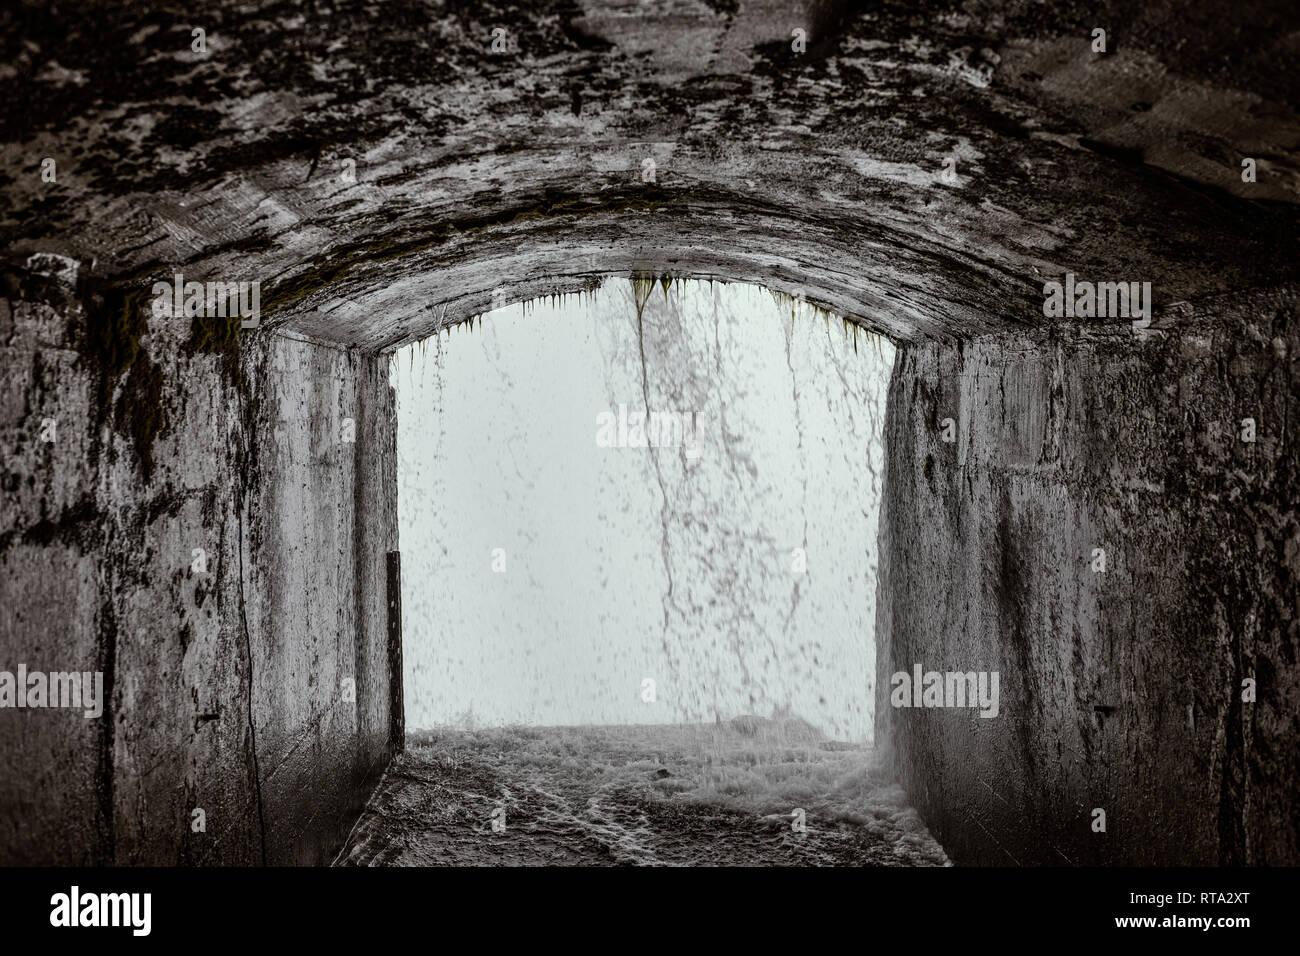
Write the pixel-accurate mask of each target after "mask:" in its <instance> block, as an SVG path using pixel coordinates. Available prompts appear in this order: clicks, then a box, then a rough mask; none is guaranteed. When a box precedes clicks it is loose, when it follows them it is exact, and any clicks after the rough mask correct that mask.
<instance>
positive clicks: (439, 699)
mask: <svg viewBox="0 0 1300 956" xmlns="http://www.w3.org/2000/svg"><path fill="white" fill-rule="evenodd" d="M893 358H894V348H893V345H892V344H891V343H890V342H889V340H888V339H885V338H883V337H881V336H878V335H875V334H872V333H869V332H867V331H865V330H863V329H861V328H859V327H857V326H856V325H854V324H852V323H849V322H846V321H845V320H843V319H841V318H840V317H839V316H835V315H832V314H830V313H828V312H826V311H824V310H822V309H820V308H816V307H813V306H810V305H807V304H806V303H804V302H803V301H801V300H799V299H795V298H791V297H789V296H784V295H781V294H779V293H772V292H769V291H768V290H766V289H763V288H760V287H758V286H753V285H743V284H727V283H720V282H709V281H695V280H686V281H670V280H668V278H667V277H663V279H662V280H661V279H659V278H655V277H648V276H645V277H637V278H633V279H632V280H631V281H628V280H609V281H606V282H605V283H604V284H603V285H602V286H601V287H600V288H598V289H596V290H595V291H593V292H589V293H586V294H583V295H581V296H569V297H563V298H560V297H556V298H552V299H545V300H536V301H532V302H527V303H516V304H513V305H510V306H507V307H505V308H502V309H498V310H496V311H494V312H491V313H489V314H487V315H486V316H481V317H478V318H477V320H476V321H473V322H470V323H465V324H462V325H459V326H456V327H453V328H451V329H448V330H445V331H443V332H441V333H440V334H438V335H436V336H433V337H431V338H429V339H426V340H424V341H421V342H418V343H416V344H414V345H412V346H409V347H407V348H405V349H403V350H401V351H399V352H397V353H395V354H394V356H393V359H392V364H391V368H390V372H391V376H392V381H393V384H394V387H395V388H396V391H397V396H398V511H399V526H400V542H401V550H402V607H403V661H404V674H403V680H404V687H405V710H406V727H407V752H406V754H405V755H403V756H402V757H401V758H400V760H399V764H400V766H399V772H398V773H390V775H389V776H388V778H387V779H386V780H385V782H384V783H383V784H382V785H381V786H380V788H379V790H378V791H377V793H376V796H375V798H374V799H373V800H372V809H373V806H374V805H382V804H385V803H386V802H389V801H391V800H393V799H395V798H397V799H399V800H401V802H402V803H403V805H406V804H407V801H406V800H404V799H401V795H400V794H397V793H395V792H394V791H404V790H405V789H407V788H413V789H414V790H417V791H419V792H420V793H421V794H422V798H421V803H420V805H422V806H425V807H428V808H429V813H428V815H427V816H424V815H422V816H420V818H419V819H418V821H415V822H413V821H412V820H411V819H410V818H409V817H401V818H399V817H395V816H393V815H391V814H388V815H386V814H383V813H372V814H369V815H367V817H366V818H363V822H362V824H361V825H359V827H358V829H357V831H355V832H354V834H353V837H352V841H351V846H350V847H349V848H348V849H347V851H346V852H345V857H346V858H348V859H349V860H350V861H351V862H357V861H361V860H366V861H379V862H413V863H454V862H460V863H481V862H517V863H527V862H571V863H583V862H598V861H601V860H604V861H606V862H608V861H611V860H612V861H613V862H635V863H656V862H659V863H704V864H727V863H745V862H772V863H779V862H791V863H798V862H820V863H831V864H835V863H839V864H845V865H862V864H864V863H899V864H925V863H942V862H945V857H944V855H943V852H942V850H940V849H939V847H938V846H937V844H935V843H934V842H933V840H931V839H930V838H929V836H928V834H926V833H925V830H924V827H923V826H921V824H920V821H919V820H918V819H917V818H916V815H915V813H914V812H913V811H912V810H911V809H910V808H909V807H908V806H907V805H906V803H905V801H904V797H903V794H902V792H901V790H899V789H898V787H897V786H895V785H894V784H893V783H892V781H890V780H888V779H886V778H885V777H883V776H882V774H881V771H880V770H879V769H877V768H876V767H875V765H874V764H873V752H872V725H873V710H874V702H875V604H876V568H877V556H876V548H877V520H878V514H879V506H880V497H881V492H882V485H883V480H884V474H883V465H884V454H883V446H882V437H883V426H884V411H885V400H886V393H887V388H888V382H889V375H890V371H891V368H892V364H893ZM410 796H413V794H412V795H410ZM756 828H757V830H759V831H760V832H761V831H770V834H771V837H772V839H770V840H766V839H762V840H754V839H753V835H754V832H755V829H756ZM507 832H509V833H510V835H511V836H510V839H509V840H508V841H502V842H499V843H493V842H492V841H490V840H489V841H487V842H485V841H484V840H483V839H482V836H483V835H484V834H493V833H496V834H504V833H507Z"/></svg>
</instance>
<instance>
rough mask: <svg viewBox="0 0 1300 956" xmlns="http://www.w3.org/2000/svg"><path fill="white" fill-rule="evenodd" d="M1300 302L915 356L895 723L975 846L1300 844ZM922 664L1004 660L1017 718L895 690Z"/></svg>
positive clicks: (1140, 849)
mask: <svg viewBox="0 0 1300 956" xmlns="http://www.w3.org/2000/svg"><path fill="white" fill-rule="evenodd" d="M1298 315H1300V296H1298V295H1297V294H1296V293H1295V292H1291V293H1287V294H1269V295H1260V296H1254V297H1243V298H1233V299H1229V300H1220V301H1217V302H1214V303H1206V304H1205V305H1203V306H1202V307H1201V308H1199V309H1197V310H1195V311H1192V312H1189V313H1188V314H1187V315H1186V316H1185V317H1184V320H1183V321H1182V322H1181V323H1180V331H1179V332H1177V333H1173V334H1157V335H1151V336H1148V337H1145V338H1144V339H1142V340H1141V341H1140V343H1134V342H1133V341H1131V339H1130V338H1129V337H1118V338H1117V337H1114V336H1109V335H1088V334H1084V333H1082V332H1080V333H1075V334H1071V335H1068V336H1050V335H1045V334H1039V335H1034V336H1026V335H1018V334H1017V335H1001V336H993V337H985V338H980V339H974V340H970V341H967V342H964V343H961V344H960V345H958V346H955V347H947V346H942V345H937V344H935V345H928V346H924V347H917V348H913V349H909V350H908V351H907V352H906V353H905V354H904V355H903V356H902V357H900V359H899V361H898V363H897V364H896V366H895V372H894V379H893V382H892V383H891V386H890V395H889V411H888V424H887V426H886V429H887V433H886V447H887V449H888V450H887V455H888V463H887V469H888V470H887V475H886V484H885V487H886V492H885V496H886V502H885V510H884V514H883V516H882V520H881V548H880V550H881V555H882V571H881V595H882V597H881V605H880V610H879V621H878V626H877V631H878V635H879V640H880V647H879V658H878V660H879V669H878V680H877V687H878V693H877V717H878V720H880V721H882V722H883V726H881V727H878V729H877V737H878V739H889V740H892V741H893V742H894V748H895V749H894V755H893V756H894V761H895V766H896V768H897V769H898V771H899V773H900V775H901V779H902V781H903V784H904V786H905V787H906V788H907V790H908V793H909V795H910V796H911V798H912V799H913V801H914V802H915V804H916V806H917V808H918V809H919V810H920V811H921V815H922V816H923V817H924V819H925V821H926V823H927V824H928V825H929V827H930V828H931V830H932V832H934V833H935V835H936V836H937V837H938V839H939V840H940V842H941V843H942V844H943V846H944V848H945V849H946V850H947V852H948V853H949V855H950V856H952V857H953V859H954V860H955V861H957V862H958V863H975V862H978V863H994V864H1003V865H1012V864H1022V865H1024V864H1061V865H1064V864H1069V863H1073V864H1116V863H1118V864H1157V863H1161V864H1201V865H1216V864H1228V865H1240V864H1294V863H1295V862H1296V860H1297V859H1300V816H1297V814H1296V805H1295V781H1296V780H1297V775H1298V774H1300V752H1298V751H1297V748H1296V741H1297V740H1300V668H1298V667H1297V660H1296V654H1297V648H1300V504H1298V503H1300V470H1298V469H1297V456H1296V452H1295V442H1296V434H1295V429H1296V423H1297V422H1298V421H1300V393H1298V392H1297V390H1296V384H1295V383H1296V381H1297V378H1298V377H1300V375H1298V373H1300V326H1298V325H1297V321H1296V320H1297V316H1298ZM949 418H950V419H952V420H953V422H954V423H955V425H956V431H955V438H956V440H955V441H953V442H951V443H949V442H945V441H944V440H943V422H944V420H945V419H949ZM1247 418H1252V419H1254V420H1255V422H1256V424H1257V433H1256V436H1255V437H1256V440H1255V441H1254V442H1253V443H1251V442H1247V441H1243V440H1242V437H1241V436H1242V421H1243V420H1244V419H1247ZM1095 548H1102V549H1104V550H1105V571H1104V572H1101V571H1098V570H1094V568H1096V567H1098V566H1099V565H1098V564H1097V561H1096V555H1095V553H1094V549H1095ZM918 663H919V664H921V665H922V666H923V667H924V669H925V670H935V671H962V672H966V671H972V670H973V671H997V672H999V674H1000V686H1001V701H1000V713H999V715H998V716H997V717H995V718H983V717H980V716H977V714H976V712H975V711H972V710H968V709H937V708H931V709H904V708H897V709H895V708H893V707H891V706H890V699H889V693H890V684H889V677H890V675H892V674H893V673H895V672H897V671H904V672H906V673H908V674H911V673H912V670H913V666H914V665H915V664H918ZM1247 678H1250V679H1253V680H1254V682H1255V689H1254V695H1253V696H1254V701H1253V702H1248V701H1246V700H1244V699H1243V698H1244V697H1247V696H1251V695H1248V694H1246V693H1244V687H1243V681H1245V680H1246V679H1247ZM1097 808H1100V809H1103V810H1105V813H1106V829H1105V832H1104V833H1103V832H1095V831H1094V829H1093V823H1094V819H1095V817H1094V810H1095V809H1097Z"/></svg>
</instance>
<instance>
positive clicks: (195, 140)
mask: <svg viewBox="0 0 1300 956" xmlns="http://www.w3.org/2000/svg"><path fill="white" fill-rule="evenodd" d="M0 21H3V31H0V35H2V36H3V41H0V42H3V45H4V56H3V57H0V64H3V65H0V90H2V91H3V96H0V114H2V115H3V118H2V119H0V127H2V133H0V137H2V138H3V143H4V145H3V150H2V153H0V183H3V194H2V198H0V233H2V234H3V238H4V246H5V258H4V282H5V285H4V289H3V298H0V355H3V369H4V375H3V381H2V382H0V436H3V447H4V449H5V452H4V456H5V461H4V468H3V487H2V488H0V502H3V513H2V515H0V608H2V609H3V610H2V612H0V657H2V660H0V668H6V669H9V670H14V669H15V668H16V667H17V666H18V664H19V663H20V662H24V661H40V660H51V661H57V662H60V663H61V664H62V666H64V667H66V668H67V669H75V670H79V671H87V672H89V671H96V672H102V674H103V681H104V684H103V697H102V706H103V713H102V716H101V718H100V719H98V720H87V719H84V717H83V716H82V714H81V713H80V712H72V711H59V712H55V711H48V712H36V711H32V710H26V711H24V710H19V709H13V710H0V764H2V765H3V767H4V768H5V772H4V773H3V774H0V862H3V863H8V864H12V863H27V864H51V863H58V864H81V865H86V864H88V865H112V864H116V865H123V864H127V865H129V864H161V865H171V864H187V865H188V864H194V865H226V864H272V865H274V864H319V863H327V862H329V860H330V859H331V858H332V856H333V855H334V854H335V853H336V852H337V850H338V848H339V846H340V845H341V843H342V841H343V840H344V838H345V837H346V835H347V833H348V830H349V828H350V827H351V825H352V823H353V822H354V821H355V820H356V818H357V816H358V814H359V812H360V810H361V808H362V806H363V805H364V803H365V801H366V799H367V797H368V795H369V794H370V792H371V790H372V789H373V787H374V785H375V783H376V781H377V779H378V778H379V775H380V774H381V773H382V771H383V770H384V768H385V767H386V766H387V765H388V763H389V761H390V760H391V759H392V758H393V757H394V755H395V754H396V753H397V752H398V751H400V749H401V747H402V740H403V732H402V703H401V701H402V698H401V687H400V684H401V679H400V676H401V635H400V629H398V630H397V631H396V632H395V630H394V624H393V621H394V619H395V615H396V613H397V611H396V609H395V608H392V607H390V600H389V595H390V593H392V583H391V582H392V576H393V575H394V574H395V573H396V567H395V565H396V559H395V557H390V555H393V554H394V553H395V552H397V551H398V550H399V541H398V529H397V516H396V463H395V423H396V410H395V402H394V396H393V392H392V389H391V387H390V385H389V381H388V376H387V362H388V357H389V356H390V355H391V354H392V353H393V352H394V350H395V349H397V348H399V347H402V346H404V345H407V344H409V343H411V342H414V341H417V340H419V339H421V338H423V337H426V336H428V335H430V334H432V333H433V332H435V331H437V330H439V329H442V328H445V327H447V326H449V325H452V324H455V323H460V322H464V321H465V320H467V319H469V318H471V317H472V316H475V315H478V314H480V313H484V312H486V311H488V310H489V309H490V308H492V307H493V306H495V305H498V304H501V303H503V302H517V301H521V300H526V299H530V298H534V297H537V296H542V295H548V294H552V293H557V292H571V291H577V290H583V289H588V288H592V287H594V286H595V285H597V284H599V283H600V282H602V281H604V280H605V279H606V278H607V277H611V276H630V275H651V276H663V275H665V274H666V275H670V276H673V277H701V278H716V279H724V280H729V281H737V282H750V283H757V284H761V285H763V286H766V287H768V288H770V289H773V290H777V291H780V292H785V293H787V294H790V295H792V296H799V297H802V298H804V299H806V300H807V301H809V302H812V303H814V304H816V305H818V306H820V307H822V308H824V309H826V310H829V311H832V312H834V313H836V314H839V315H843V316H845V317H847V318H848V319H849V321H851V322H852V323H855V324H857V325H859V326H861V327H862V328H865V329H870V330H874V331H876V332H879V333H881V334H884V335H886V336H888V337H889V338H890V339H891V340H892V341H893V342H894V343H895V344H896V346H897V347H898V350H899V351H898V358H897V361H896V364H895V368H894V371H893V378H892V382H891V384H890V388H889V405H888V414H887V421H886V426H885V428H886V433H885V442H886V449H887V460H888V465H887V475H886V484H885V493H884V505H883V513H882V518H881V523H880V553H881V556H882V557H881V570H880V582H879V589H880V590H879V604H878V628H877V632H878V642H879V644H878V646H879V654H878V676H879V679H878V680H877V682H876V688H877V689H876V691H875V692H874V693H876V694H877V695H878V707H877V715H878V717H877V721H878V730H877V734H876V738H877V741H878V744H879V745H880V746H881V747H883V748H884V749H885V751H886V753H887V757H888V760H889V761H890V765H891V766H892V767H893V769H894V772H895V773H896V774H897V777H898V780H899V781H900V782H901V784H902V785H903V787H904V788H905V789H906V791H907V794H908V796H909V798H910V799H911V801H912V802H913V803H914V805H915V806H916V808H917V810H918V811H919V813H920V815H921V817H922V818H923V819H924V821H925V823H926V825H927V826H928V827H929V828H930V829H931V831H932V832H933V833H934V835H935V836H936V838H937V839H938V840H939V841H940V842H941V843H942V845H943V847H944V848H945V850H946V851H947V853H948V854H949V855H950V856H951V858H952V860H953V861H955V862H957V863H959V864H991V865H1004V864H1005V865H1085V864H1127V865H1152V864H1170V863H1174V864H1208V865H1239V864H1293V865H1294V864H1296V863H1300V813H1297V807H1296V801H1295V796H1296V790H1297V782H1298V781H1300V748H1298V747H1297V746H1296V744H1297V740H1298V739H1300V735H1298V732H1300V717H1298V714H1300V664H1298V663H1297V660H1296V655H1297V648H1298V647H1300V587H1298V586H1297V577H1298V575H1300V512H1298V505H1297V502H1300V474H1298V472H1297V452H1296V448H1297V446H1296V436H1295V434H1294V433H1293V432H1292V431H1291V429H1292V427H1293V423H1297V422H1300V392H1298V390H1297V372H1298V371H1300V369H1298V366H1297V363H1298V362H1300V316H1298V309H1300V294H1298V289H1300V286H1297V278H1298V276H1297V273H1298V272H1300V268H1298V267H1300V256H1298V255H1297V252H1298V251H1300V250H1298V249H1297V238H1298V237H1300V228H1298V227H1300V220H1298V219H1297V215H1296V211H1297V203H1298V202H1300V117H1298V114H1297V110H1298V109H1300V81H1298V80H1297V77H1300V16H1297V12H1296V10H1295V8H1294V6H1293V5H1291V4H1288V3H1285V2H1274V0H1258V2H1248V3H1244V4H1243V3H1228V2H1225V0H1206V2H1202V3H1198V4H1195V5H1186V4H1180V3H1174V2H1167V0H1155V2H1151V3H1145V4H1136V3H1126V2H1119V0H1115V2H1111V0H1106V2H1101V3H1089V4H1081V3H1075V2H1070V0H1062V2H1060V3H1053V4H1043V3H1039V2H1033V0H967V2H960V3H959V2H952V0H910V2H901V0H900V2H882V3H871V4H866V3H852V2H842V0H796V2H792V3H778V2H775V0H640V2H638V0H538V2H535V3H531V4H526V5H518V6H516V5H512V4H506V3H502V2H496V0H485V2H476V3H465V2H462V0H394V2H391V3H387V4H382V5H376V4H371V3H363V2H359V0H251V2H234V0H211V2H202V3H195V4H188V5H177V4H171V3H163V2H158V0H141V2H137V3H132V4H129V5H120V4H111V3H98V2H86V3H81V4H56V5H38V4H33V3H22V4H13V5H9V6H7V7H6V8H5V9H4V11H3V12H0ZM178 276H179V277H181V279H180V280H179V281H182V282H190V281H196V282H200V283H206V282H222V283H238V282H245V281H248V282H258V283H259V284H260V314H259V316H258V319H257V321H256V322H254V323H245V322H242V321H240V320H239V319H234V320H230V321H223V322H216V323H214V322H210V321H207V320H201V319H199V318H197V317H195V318H192V319H191V318H186V317H185V316H184V313H183V309H182V310H181V312H178V313H176V314H172V313H170V312H166V311H165V310H164V312H162V313H160V312H159V310H158V309H157V308H156V307H155V304H156V303H155V302H154V298H155V297H154V293H153V290H154V288H155V285H156V284H157V283H172V282H173V281H174V280H176V277H178ZM1052 283H1058V284H1060V285H1059V286H1058V288H1060V289H1063V290H1065V293H1064V296H1063V297H1059V298H1058V299H1057V303H1056V306H1054V305H1053V304H1052V300H1051V293H1050V292H1049V289H1050V288H1051V284H1052ZM1100 283H1106V284H1118V283H1123V284H1125V288H1127V289H1131V290H1132V292H1133V297H1132V301H1131V302H1130V303H1129V304H1130V305H1131V306H1132V309H1124V308H1123V304H1124V303H1123V301H1121V300H1118V299H1117V298H1116V295H1115V293H1114V289H1115V286H1114V285H1111V286H1110V290H1111V291H1110V298H1109V300H1107V298H1106V295H1104V294H1103V295H1098V296H1096V297H1095V299H1094V298H1093V297H1091V295H1089V296H1084V295H1082V294H1081V293H1080V291H1079V290H1082V289H1084V288H1085V287H1087V288H1089V289H1091V288H1093V287H1095V286H1096V285H1097V284H1100ZM1090 284H1091V285H1090ZM1067 287H1068V288H1067ZM1143 288H1145V289H1147V290H1148V291H1147V292H1146V293H1145V304H1146V312H1145V313H1141V312H1139V310H1138V309H1137V300H1138V293H1139V290H1141V289H1143ZM1085 298H1086V299H1087V301H1086V302H1085ZM178 304H179V303H178ZM1107 306H1109V308H1107ZM245 325H248V326H249V327H245ZM1099 554H1101V555H1103V556H1102V557H1101V559H1100V560H1101V562H1102V565H1101V566H1100V567H1099V565H1098V560H1099V559H1098V555H1099ZM975 657H978V658H979V659H981V660H987V661H990V662H992V663H993V664H994V665H995V666H996V669H997V670H998V671H999V672H1000V673H1001V675H1002V682H1003V683H1002V694H1003V698H1002V705H1001V710H1002V713H1001V715H1000V718H999V719H998V720H981V719H978V718H973V719H971V720H969V721H964V720H963V721H935V720H929V719H926V715H925V714H924V713H923V712H919V711H899V710H895V709H893V708H891V707H890V706H889V702H888V695H889V687H890V683H889V675H890V674H891V673H894V672H896V671H900V670H901V671H906V672H910V671H911V670H912V667H913V665H914V664H915V663H916V662H921V663H923V664H924V665H925V667H927V668H937V669H939V670H948V669H952V668H957V669H959V670H962V669H965V662H967V661H969V660H971V659H973V658H975ZM340 687H345V688H346V689H347V693H340ZM2 702H3V701H0V703H2ZM195 806H203V807H204V808H206V813H207V817H208V819H209V821H210V822H209V826H208V832H207V833H206V834H204V835H203V838H202V839H199V838H198V836H197V835H196V834H195V833H193V832H192V829H191V827H190V814H191V808H193V807H195ZM1094 808H1105V810H1106V813H1107V818H1108V820H1109V826H1108V827H1107V829H1106V830H1105V832H1104V833H1099V832H1097V831H1096V829H1095V828H1094V827H1092V826H1091V825H1090V824H1091V823H1092V819H1093V817H1092V813H1093V811H1094ZM214 831H215V833H214ZM214 837H215V838H214Z"/></svg>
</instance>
